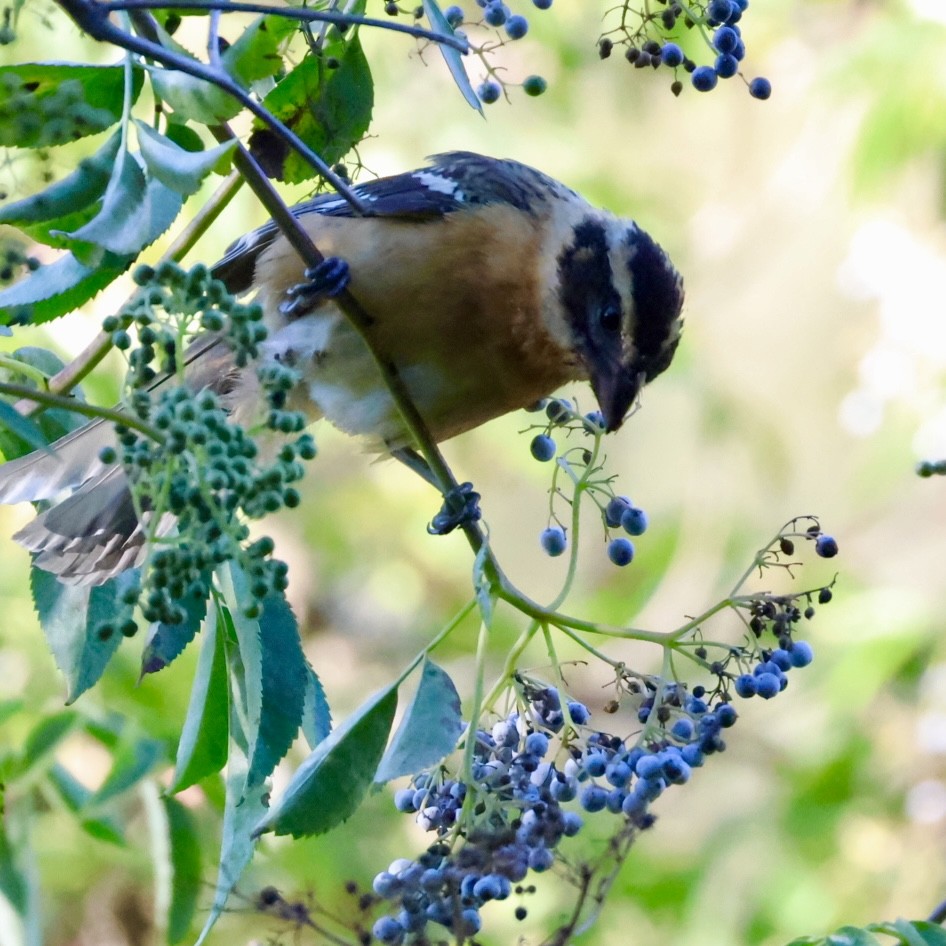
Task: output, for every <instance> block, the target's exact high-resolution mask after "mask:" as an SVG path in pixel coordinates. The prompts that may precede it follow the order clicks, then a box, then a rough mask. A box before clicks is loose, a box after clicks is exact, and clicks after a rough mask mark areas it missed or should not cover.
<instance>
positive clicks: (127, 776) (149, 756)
mask: <svg viewBox="0 0 946 946" xmlns="http://www.w3.org/2000/svg"><path fill="white" fill-rule="evenodd" d="M164 758H165V751H164V743H162V742H159V741H158V740H157V739H149V738H148V737H147V736H143V735H140V734H137V733H136V734H134V735H132V736H129V737H126V738H125V740H124V741H123V742H122V743H121V744H120V745H119V749H118V751H117V752H116V753H115V755H114V756H113V758H112V768H111V771H110V772H109V773H108V775H107V776H106V777H105V781H104V782H103V783H102V784H101V785H100V786H99V788H98V789H97V790H96V791H95V792H93V793H92V795H91V797H90V798H89V801H88V807H89V808H97V807H100V806H102V805H104V804H105V802H107V801H111V799H113V798H115V797H116V796H118V795H121V794H123V793H124V792H127V791H128V789H130V788H132V787H134V786H135V785H136V784H137V783H138V782H140V781H141V779H143V778H144V777H145V776H146V775H147V774H148V773H149V772H150V771H151V770H152V769H153V768H154V767H155V765H157V764H158V763H159V762H161V761H163V760H164Z"/></svg>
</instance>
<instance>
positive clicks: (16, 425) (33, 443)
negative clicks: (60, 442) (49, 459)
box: [0, 400, 52, 454]
mask: <svg viewBox="0 0 946 946" xmlns="http://www.w3.org/2000/svg"><path fill="white" fill-rule="evenodd" d="M0 425H2V426H3V427H5V428H6V430H7V431H9V432H10V433H12V434H14V435H16V436H17V437H19V438H20V440H23V441H24V442H25V443H27V444H28V445H29V446H30V447H32V448H33V450H42V451H44V452H45V453H49V454H51V453H52V450H50V449H49V444H48V442H47V440H46V437H45V435H44V434H43V431H42V429H41V428H40V427H39V425H38V424H37V423H35V422H34V421H32V420H30V418H29V417H25V416H24V415H23V414H21V413H20V412H19V411H18V410H17V409H16V408H15V407H14V406H13V405H12V404H8V403H7V402H6V401H3V400H0Z"/></svg>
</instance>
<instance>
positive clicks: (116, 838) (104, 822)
mask: <svg viewBox="0 0 946 946" xmlns="http://www.w3.org/2000/svg"><path fill="white" fill-rule="evenodd" d="M49 782H50V784H51V785H52V787H53V788H54V789H55V791H56V793H57V794H58V795H59V797H60V798H61V799H62V801H63V803H64V804H65V805H66V807H67V808H68V809H69V811H71V812H73V813H74V814H78V813H79V812H81V811H82V809H83V808H84V807H85V805H86V804H87V802H88V800H89V798H91V797H92V791H91V789H88V788H86V786H85V785H83V784H82V783H81V782H80V781H79V780H78V779H76V778H75V777H74V776H73V775H72V773H71V772H70V771H69V770H68V769H66V768H65V767H64V766H62V765H60V764H59V763H58V762H56V763H54V764H53V766H52V767H51V768H50V770H49ZM79 825H80V827H81V828H82V830H83V831H85V832H86V834H88V835H89V836H90V837H93V838H95V839H96V840H97V841H104V842H106V843H108V844H114V845H116V846H118V847H124V846H125V836H124V834H123V833H122V829H121V826H120V825H119V824H118V823H117V822H116V821H115V820H114V819H113V818H111V817H110V816H109V815H98V816H93V817H90V816H80V818H79Z"/></svg>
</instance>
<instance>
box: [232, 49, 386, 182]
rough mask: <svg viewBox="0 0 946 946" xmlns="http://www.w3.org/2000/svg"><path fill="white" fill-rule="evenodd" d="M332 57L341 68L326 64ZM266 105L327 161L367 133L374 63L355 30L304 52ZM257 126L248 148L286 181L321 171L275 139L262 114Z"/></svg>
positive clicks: (312, 175)
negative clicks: (317, 50)
mask: <svg viewBox="0 0 946 946" xmlns="http://www.w3.org/2000/svg"><path fill="white" fill-rule="evenodd" d="M329 58H336V59H337V61H338V68H336V69H327V68H326V66H325V61H326V60H327V59H329ZM263 105H264V106H265V107H266V108H267V109H268V110H269V111H270V112H271V113H272V114H273V115H274V116H275V117H276V118H278V119H279V120H280V121H282V122H283V124H285V125H287V126H288V127H289V128H291V129H292V130H293V131H294V132H295V133H296V134H297V135H298V136H299V137H300V138H301V139H302V141H303V142H305V144H307V145H308V146H309V147H310V148H311V149H312V150H313V151H315V152H316V153H317V154H318V155H319V156H320V157H321V158H322V159H323V160H324V161H326V162H327V163H328V164H333V163H334V162H336V161H338V160H340V159H341V158H342V157H344V156H345V154H347V153H348V151H350V150H351V148H352V147H353V146H354V145H356V144H357V143H358V142H359V141H361V139H362V138H363V137H364V135H365V133H366V132H367V130H368V126H369V125H370V123H371V112H372V109H373V108H374V83H373V81H372V78H371V68H370V66H369V65H368V60H367V58H366V57H365V54H364V52H363V50H362V48H361V41H360V40H359V39H358V36H357V34H356V35H354V36H353V37H352V38H351V39H350V40H348V41H343V40H340V41H339V42H338V43H337V44H335V45H334V46H331V47H327V48H326V49H325V51H324V55H323V56H321V57H319V56H306V58H305V59H303V61H302V62H301V63H300V64H299V65H298V66H296V68H295V69H293V70H292V71H291V72H290V73H289V74H288V75H287V76H286V77H285V78H284V79H283V80H282V81H280V82H279V83H278V84H277V85H276V87H275V88H274V89H273V90H272V91H271V92H270V93H269V94H268V95H267V96H266V98H265V99H264V100H263ZM254 128H255V129H256V131H255V132H254V135H253V137H251V139H250V150H251V152H253V154H254V156H256V157H257V159H258V160H260V162H261V163H262V164H263V166H264V167H265V168H266V170H267V172H268V173H270V174H271V176H274V177H278V178H279V179H280V180H282V181H285V182H287V183H299V182H301V181H307V180H310V179H311V178H313V177H315V176H317V174H318V171H317V170H316V169H315V168H314V167H313V166H312V165H311V164H310V163H309V162H308V161H307V160H306V159H305V158H303V157H302V156H301V155H299V154H297V153H296V152H295V151H294V150H291V149H289V150H287V149H286V146H285V145H284V144H283V143H282V142H281V141H276V140H275V139H274V138H273V136H272V135H271V134H270V133H269V132H268V131H267V130H266V129H265V127H264V126H263V124H262V123H261V122H260V121H259V120H258V119H257V120H256V121H254Z"/></svg>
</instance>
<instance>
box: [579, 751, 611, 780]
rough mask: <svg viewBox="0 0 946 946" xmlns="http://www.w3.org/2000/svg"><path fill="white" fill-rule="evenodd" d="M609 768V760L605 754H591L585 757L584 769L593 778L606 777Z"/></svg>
mask: <svg viewBox="0 0 946 946" xmlns="http://www.w3.org/2000/svg"><path fill="white" fill-rule="evenodd" d="M607 767H608V759H607V756H605V754H604V753H603V752H589V753H588V755H586V756H585V762H584V768H585V771H586V772H587V773H588V774H589V775H590V776H591V777H592V778H599V777H600V776H602V775H604V773H605V770H606V769H607Z"/></svg>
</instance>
